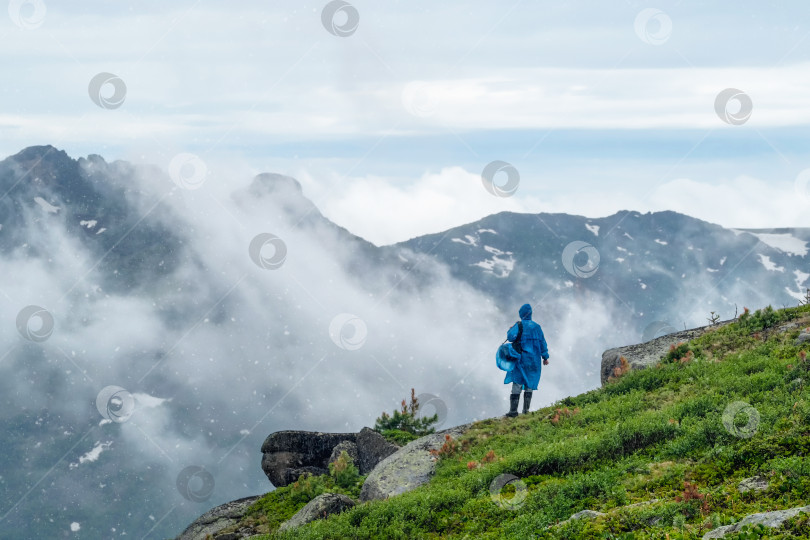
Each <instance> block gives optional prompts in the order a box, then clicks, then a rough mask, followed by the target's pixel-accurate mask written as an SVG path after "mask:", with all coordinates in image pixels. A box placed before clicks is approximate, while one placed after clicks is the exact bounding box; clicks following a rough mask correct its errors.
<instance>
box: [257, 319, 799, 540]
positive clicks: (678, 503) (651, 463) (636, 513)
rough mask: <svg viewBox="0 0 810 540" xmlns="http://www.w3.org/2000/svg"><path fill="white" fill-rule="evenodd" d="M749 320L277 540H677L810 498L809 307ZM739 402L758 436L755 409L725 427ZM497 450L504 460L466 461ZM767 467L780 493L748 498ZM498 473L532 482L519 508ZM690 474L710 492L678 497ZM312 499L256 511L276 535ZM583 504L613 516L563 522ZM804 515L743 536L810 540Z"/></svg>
mask: <svg viewBox="0 0 810 540" xmlns="http://www.w3.org/2000/svg"><path fill="white" fill-rule="evenodd" d="M741 319H742V320H741V321H739V322H736V323H734V324H731V325H729V326H726V327H723V328H721V329H719V330H717V331H715V332H710V333H709V334H706V335H704V336H702V337H700V338H698V339H697V340H695V341H693V342H692V343H691V344H690V346H689V349H690V350H691V351H692V354H691V355H690V359H689V361H686V362H680V361H677V360H676V361H675V362H672V363H662V364H660V365H659V367H656V368H650V369H646V370H642V371H633V372H630V373H628V374H626V375H624V376H622V377H621V378H619V379H618V380H616V381H614V382H611V383H609V384H608V385H607V386H606V387H604V388H601V389H597V390H593V391H591V392H588V393H585V394H582V395H579V396H576V397H570V398H566V399H565V400H563V401H562V402H560V403H557V404H555V406H552V407H547V408H544V409H541V410H539V411H537V412H534V413H531V414H529V415H526V416H521V417H518V418H515V419H490V420H486V421H482V422H479V423H477V424H475V426H474V427H473V429H472V430H471V431H470V432H469V433H468V434H467V435H465V437H464V438H463V439H462V441H461V442H462V443H464V447H465V450H464V451H461V450H459V451H458V453H456V454H454V455H447V456H444V457H443V458H442V459H441V460H440V462H439V465H438V468H437V474H436V476H435V478H434V479H433V480H432V481H431V483H430V484H429V485H427V486H424V487H422V488H420V489H417V490H415V491H413V492H410V493H406V494H404V495H400V496H398V497H394V498H392V499H389V500H387V501H380V502H374V503H370V504H364V505H360V506H358V507H356V508H354V509H353V510H351V511H348V512H345V513H343V514H341V515H338V516H332V517H330V518H329V519H326V520H323V521H318V522H315V523H312V524H310V525H308V526H305V527H302V528H300V529H297V530H295V531H292V532H288V533H286V534H272V535H270V536H267V538H271V537H272V538H492V539H496V538H497V539H500V538H548V539H552V538H553V539H557V538H559V539H563V538H565V539H568V538H586V539H587V538H637V539H647V538H656V539H659V538H660V539H665V538H669V539H671V540H675V539H686V538H700V537H701V536H702V535H703V534H704V533H705V532H706V531H708V530H710V529H712V528H714V527H716V526H719V525H722V524H728V523H732V522H734V521H737V520H739V519H740V518H742V517H743V516H745V515H747V514H751V513H755V512H761V511H768V510H775V509H784V508H790V507H794V506H800V505H807V504H810V402H809V401H810V400H808V393H807V386H806V385H807V382H808V379H809V378H810V361H805V362H802V361H801V360H800V356H799V355H800V351H799V348H798V347H796V346H794V345H793V342H794V340H795V338H796V336H797V335H798V333H799V329H798V328H795V329H792V330H788V331H787V332H780V331H778V326H779V325H780V324H784V321H787V320H795V321H798V322H800V323H801V326H802V327H807V326H810V307H808V306H804V307H801V308H789V309H787V310H779V311H776V312H773V313H759V312H757V314H754V316H745V317H742V318H741ZM797 378H802V379H803V382H797V381H796V379H797ZM737 401H742V402H746V403H748V404H750V405H751V406H753V407H754V408H755V409H756V411H757V413H758V414H759V423H758V424H757V426H756V431H755V432H754V433H753V436H751V437H747V438H746V437H740V436H736V435H734V434H732V433H730V431H735V427H736V428H737V431H738V432H739V430H740V429H745V428H743V426H745V425H746V423H747V422H748V419H749V417H748V416H747V415H746V414H738V415H737V416H736V419H735V424H734V425H733V426H731V429H728V428H727V427H725V426H724V423H723V412H724V410H726V408H727V407H728V406H729V405H730V404H732V403H733V402H737ZM566 410H567V412H566ZM575 411H576V412H575ZM491 451H492V452H494V455H495V459H494V460H492V461H491V462H490V463H485V464H483V465H479V466H478V467H476V468H469V465H468V462H470V461H476V462H478V464H480V461H481V460H482V459H483V458H484V457H485V456H486V454H487V453H489V452H491ZM491 457H492V454H490V458H491ZM757 473H763V474H765V475H767V477H768V478H769V482H770V488H769V489H768V490H767V491H765V492H755V493H751V492H749V493H746V494H740V493H739V492H738V490H737V484H738V482H739V481H740V480H741V479H743V478H746V477H749V476H753V475H754V474H757ZM501 474H512V475H515V476H517V477H519V478H520V479H521V480H522V482H523V483H524V484H525V486H526V488H527V491H526V497H525V500H523V501H522V502H519V501H518V499H511V501H510V497H512V495H511V494H510V493H509V492H510V490H511V488H509V487H507V489H506V490H505V491H504V495H503V497H504V499H505V501H506V502H507V503H509V504H506V505H505V506H514V508H512V509H510V508H502V507H501V506H499V505H498V504H496V502H494V500H493V498H492V497H491V495H490V484H491V483H492V482H493V480H494V479H496V478H497V477H498V476H499V475H501ZM685 481H688V482H690V483H694V484H696V486H697V492H698V493H699V494H700V498H693V499H691V500H687V501H684V500H678V499H683V492H684V489H685V485H684V482H685ZM653 499H658V502H653V503H651V504H642V505H638V506H633V507H630V508H621V507H623V506H626V505H629V504H632V503H637V502H642V501H651V500H653ZM704 501H705V502H704ZM302 505H303V501H302V500H300V499H299V500H298V501H297V502H296V503H295V504H291V503H290V494H289V488H283V489H280V490H276V491H275V492H272V493H270V494H268V495H267V496H266V497H265V498H264V499H262V501H260V503H258V506H257V507H256V511H255V512H254V514H253V519H260V520H263V521H266V522H267V525H268V526H269V527H270V530H274V529H275V528H276V526H277V524H278V523H280V522H281V521H283V520H284V519H287V517H289V516H291V515H292V513H294V512H295V511H296V510H297V508H300V506H302ZM583 509H592V510H597V511H601V512H606V513H607V515H606V516H604V517H600V518H597V519H595V520H590V521H589V520H574V521H573V522H571V523H567V524H561V525H555V524H557V523H559V522H561V521H563V520H565V519H567V518H568V517H569V516H571V515H572V514H573V513H575V512H578V511H580V510H583ZM801 516H802V515H801V514H800V517H798V518H794V519H793V520H790V521H789V522H788V525H787V526H786V527H784V528H783V529H781V530H780V531H779V532H774V531H770V530H769V532H767V533H764V534H762V533H757V532H754V533H751V534H752V535H750V536H738V538H810V520H809V519H808V518H807V517H801ZM805 516H806V515H805ZM552 525H553V526H552ZM549 526H552V527H549Z"/></svg>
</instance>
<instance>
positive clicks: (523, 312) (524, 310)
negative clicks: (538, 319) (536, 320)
mask: <svg viewBox="0 0 810 540" xmlns="http://www.w3.org/2000/svg"><path fill="white" fill-rule="evenodd" d="M518 315H520V319H521V320H523V321H530V320H532V306H530V305H529V304H523V305H522V306H520V311H518Z"/></svg>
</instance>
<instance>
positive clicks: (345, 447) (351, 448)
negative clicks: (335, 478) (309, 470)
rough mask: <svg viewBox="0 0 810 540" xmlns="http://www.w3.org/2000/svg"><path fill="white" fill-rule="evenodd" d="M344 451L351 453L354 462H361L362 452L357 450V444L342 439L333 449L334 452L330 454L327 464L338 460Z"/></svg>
mask: <svg viewBox="0 0 810 540" xmlns="http://www.w3.org/2000/svg"><path fill="white" fill-rule="evenodd" d="M343 452H346V453H347V454H348V455H349V457H350V458H351V460H352V463H355V464H357V463H359V462H360V452H359V451H358V450H357V445H356V444H354V443H353V442H352V441H342V442H340V443H338V445H337V446H335V447H334V448H333V449H332V454H331V455H330V456H329V460H328V461H327V465H329V464H331V463H334V462H335V461H337V459H338V458H339V457H340V455H341V454H342V453H343Z"/></svg>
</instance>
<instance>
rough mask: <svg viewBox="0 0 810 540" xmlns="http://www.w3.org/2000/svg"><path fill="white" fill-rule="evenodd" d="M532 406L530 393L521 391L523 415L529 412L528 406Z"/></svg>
mask: <svg viewBox="0 0 810 540" xmlns="http://www.w3.org/2000/svg"><path fill="white" fill-rule="evenodd" d="M531 404H532V393H531V392H528V391H526V390H524V391H523V414H526V413H528V412H529V405H531Z"/></svg>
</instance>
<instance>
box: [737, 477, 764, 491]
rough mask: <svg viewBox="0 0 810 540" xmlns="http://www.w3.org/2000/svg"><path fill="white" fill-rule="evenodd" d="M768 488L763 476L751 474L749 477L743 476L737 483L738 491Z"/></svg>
mask: <svg viewBox="0 0 810 540" xmlns="http://www.w3.org/2000/svg"><path fill="white" fill-rule="evenodd" d="M766 489H768V479H767V478H765V477H764V476H752V477H751V478H744V479H743V480H741V481H740V483H739V484H737V490H738V491H739V492H740V493H745V492H747V491H765V490H766Z"/></svg>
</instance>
